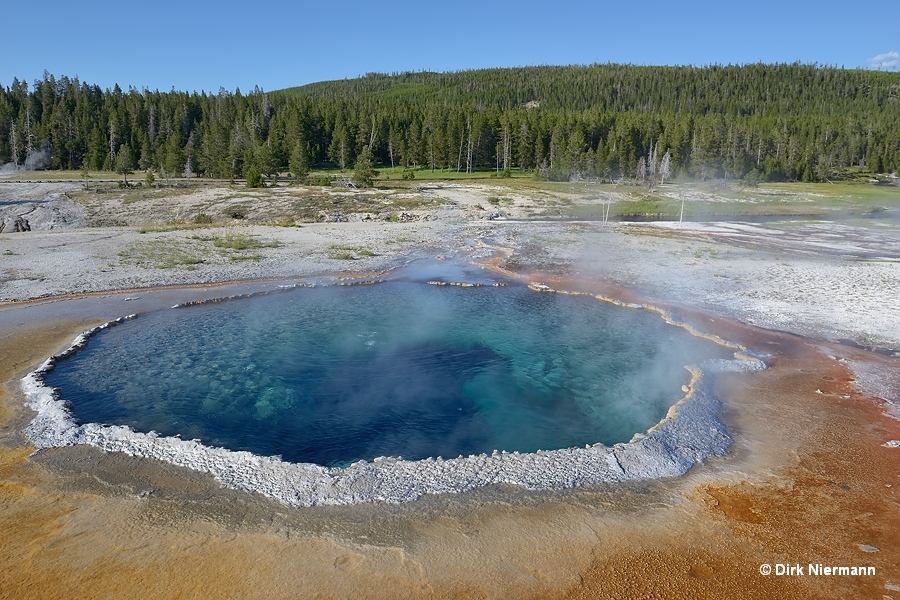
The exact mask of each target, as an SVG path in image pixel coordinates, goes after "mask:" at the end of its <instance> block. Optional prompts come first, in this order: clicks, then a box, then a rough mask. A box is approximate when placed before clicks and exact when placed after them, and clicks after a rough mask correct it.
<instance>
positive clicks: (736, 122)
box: [0, 63, 900, 181]
mask: <svg viewBox="0 0 900 600" xmlns="http://www.w3.org/2000/svg"><path fill="white" fill-rule="evenodd" d="M359 160H362V161H364V162H366V164H369V163H371V164H372V165H374V167H375V168H378V167H402V168H405V169H409V170H423V169H427V170H430V171H435V172H437V171H444V172H446V171H448V170H449V171H456V172H464V173H465V172H473V171H478V170H487V169H490V170H492V171H496V172H497V173H499V174H507V175H508V174H511V173H513V172H515V173H520V172H528V173H534V174H535V175H537V176H539V177H543V178H546V179H550V180H558V181H570V180H579V179H599V180H604V179H607V180H615V179H619V178H635V177H636V178H641V177H645V178H646V177H651V176H655V177H657V178H660V177H662V178H666V177H679V176H682V177H689V178H692V179H717V178H725V179H732V178H734V179H740V178H752V179H754V180H757V181H791V180H800V181H825V180H829V179H831V178H839V177H840V176H841V174H842V173H844V172H846V171H847V169H849V168H851V167H855V168H862V169H864V170H866V171H868V172H871V173H888V172H897V171H898V170H900V73H897V72H880V71H869V70H862V69H852V70H851V69H842V68H835V67H826V66H821V65H807V64H799V63H795V64H777V65H766V64H751V65H743V66H708V67H690V66H673V67H645V66H633V65H617V64H597V65H590V66H565V67H551V66H542V67H523V68H505V69H486V70H475V71H460V72H451V73H430V72H416V73H401V74H391V75H388V74H380V73H370V74H367V75H365V76H363V77H359V78H357V79H347V80H341V81H329V82H321V83H315V84H310V85H305V86H301V87H296V88H289V89H284V90H277V91H268V92H266V91H263V90H260V89H258V88H257V89H254V90H252V91H250V92H248V93H244V92H241V91H240V90H235V91H233V92H232V91H226V90H224V89H220V90H219V91H218V92H217V93H209V92H201V93H198V92H192V93H189V92H182V91H175V90H172V91H168V92H160V91H150V90H146V89H144V90H137V89H133V88H132V89H128V90H122V89H121V88H120V87H119V86H118V85H117V86H115V87H114V88H113V89H101V88H100V87H99V86H97V85H91V84H89V83H87V82H81V81H79V80H78V79H77V78H69V77H65V76H62V77H58V78H57V77H54V76H53V75H51V74H49V73H46V72H45V73H44V75H43V78H42V79H40V80H36V81H34V82H32V83H31V84H29V83H27V82H25V81H19V80H18V79H14V80H13V81H12V83H11V85H10V86H9V87H2V86H0V164H4V163H6V165H7V167H6V168H9V167H10V165H11V166H12V168H29V169H59V170H78V169H81V170H83V171H100V170H106V171H120V172H130V170H137V169H140V170H147V171H152V172H156V173H157V174H161V175H164V176H171V177H183V176H188V177H192V176H195V177H209V178H220V179H233V178H237V177H241V178H243V177H247V176H248V175H251V176H257V177H258V176H259V175H260V174H261V175H267V176H272V175H274V174H277V173H290V174H291V175H293V176H294V177H304V176H306V175H307V174H308V173H309V170H310V168H316V167H325V166H327V167H332V168H339V169H342V170H344V169H352V168H353V167H354V165H356V163H357V162H358V161H359Z"/></svg>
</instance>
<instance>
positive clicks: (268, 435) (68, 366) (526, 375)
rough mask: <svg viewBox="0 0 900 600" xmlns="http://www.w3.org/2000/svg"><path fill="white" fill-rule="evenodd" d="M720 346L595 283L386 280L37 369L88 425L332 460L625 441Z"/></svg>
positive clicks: (209, 310) (243, 307)
mask: <svg viewBox="0 0 900 600" xmlns="http://www.w3.org/2000/svg"><path fill="white" fill-rule="evenodd" d="M721 355H722V353H721V350H720V349H718V348H717V347H715V346H713V345H712V344H709V343H707V342H705V341H703V340H699V339H697V338H694V337H692V336H690V335H689V334H687V333H686V332H684V331H683V330H681V329H678V328H675V327H671V326H667V325H666V324H664V323H663V322H662V320H661V319H660V318H659V316H658V315H655V314H652V313H647V312H646V311H639V310H631V309H624V308H620V307H615V306H610V305H607V304H604V303H601V302H599V301H597V300H595V299H593V298H589V297H572V296H562V295H557V294H542V293H535V292H532V291H529V290H527V289H525V288H522V287H507V288H493V287H482V288H458V287H436V286H428V285H424V284H420V283H412V282H389V283H382V284H378V285H371V286H354V287H344V288H314V289H296V290H290V291H285V292H279V293H274V294H270V295H267V296H259V297H254V298H249V299H242V300H234V301H230V302H225V303H220V304H207V305H200V306H192V307H188V308H181V309H176V310H165V311H159V312H155V313H150V314H147V315H142V316H141V317H139V318H138V319H136V320H134V321H129V322H127V323H125V324H122V325H119V326H116V327H113V328H110V329H107V330H104V331H102V332H101V333H99V334H98V335H96V336H95V337H94V338H92V339H91V340H90V342H89V343H88V345H87V347H86V348H85V349H84V350H81V351H79V352H76V353H75V354H73V355H71V356H70V357H68V358H66V359H63V360H61V361H60V362H59V363H58V365H57V367H56V369H55V370H53V371H52V372H51V373H49V374H48V376H47V383H48V385H51V386H53V387H57V388H59V389H60V390H61V394H62V397H63V399H64V400H66V401H68V402H69V403H70V404H71V406H72V412H73V415H74V416H75V418H76V419H77V420H79V421H80V422H99V423H104V424H116V425H128V426H131V427H133V428H134V429H136V430H138V431H144V432H148V431H151V430H153V431H156V432H158V433H160V434H163V435H181V436H182V437H183V438H185V439H195V438H196V439H200V440H201V441H203V442H204V443H206V444H208V445H213V446H222V447H226V448H230V449H232V450H248V451H250V452H254V453H256V454H260V455H280V456H282V458H283V459H284V460H287V461H291V462H311V463H317V464H321V465H328V466H336V465H346V464H348V463H350V462H353V461H356V460H360V459H366V460H370V459H372V458H375V457H377V456H402V457H403V458H406V459H420V458H425V457H436V456H443V457H445V458H449V457H455V456H458V455H460V454H462V455H468V454H477V453H482V452H487V453H490V452H491V451H493V450H507V451H520V452H533V451H536V450H538V449H545V450H549V449H556V448H566V447H572V446H583V445H584V444H593V443H595V442H603V443H605V444H613V443H616V442H622V441H628V440H629V439H630V438H631V437H632V435H633V434H634V433H635V432H643V431H645V430H647V429H648V428H649V427H651V426H653V425H654V424H655V423H657V422H658V421H659V420H660V419H662V417H663V416H664V415H665V413H666V411H667V410H668V408H669V406H671V405H672V404H673V403H674V402H676V401H677V400H678V399H679V398H680V397H681V396H682V392H681V385H682V384H683V383H685V382H686V381H687V380H688V378H689V374H688V373H687V371H686V370H685V369H684V366H685V365H686V364H691V363H697V362H700V361H702V360H703V359H704V358H708V357H712V356H721Z"/></svg>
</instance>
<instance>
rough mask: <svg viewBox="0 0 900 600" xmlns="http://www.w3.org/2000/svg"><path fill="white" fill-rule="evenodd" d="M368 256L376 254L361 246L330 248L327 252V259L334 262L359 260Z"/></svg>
mask: <svg viewBox="0 0 900 600" xmlns="http://www.w3.org/2000/svg"><path fill="white" fill-rule="evenodd" d="M369 256H377V254H375V253H374V252H372V251H371V250H369V249H368V248H363V247H361V246H330V247H329V252H328V257H329V258H332V259H334V260H359V259H360V258H363V257H369Z"/></svg>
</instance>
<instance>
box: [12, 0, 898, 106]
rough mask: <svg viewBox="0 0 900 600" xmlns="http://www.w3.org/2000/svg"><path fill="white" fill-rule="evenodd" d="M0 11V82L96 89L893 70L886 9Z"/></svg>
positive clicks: (161, 7) (200, 5)
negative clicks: (597, 68) (567, 72)
mask: <svg viewBox="0 0 900 600" xmlns="http://www.w3.org/2000/svg"><path fill="white" fill-rule="evenodd" d="M4 12H5V17H6V18H5V19H4V20H5V23H4V28H3V35H2V36H0V39H2V51H0V85H3V86H8V85H9V84H10V83H11V82H12V78H13V77H18V78H19V79H20V80H25V81H27V82H29V83H30V82H31V81H33V80H34V79H37V78H40V77H41V76H42V74H43V72H44V70H45V69H46V70H47V71H49V72H50V73H52V74H54V75H57V76H60V75H67V76H69V77H74V76H76V75H77V76H78V77H79V78H80V79H81V80H82V81H85V82H88V83H91V84H98V85H100V86H101V87H104V88H106V87H112V86H113V84H115V83H118V84H119V85H120V86H121V87H122V88H123V89H128V87H129V86H133V87H135V88H137V89H142V88H144V87H147V88H150V89H159V90H161V91H167V90H169V89H172V88H175V89H177V90H187V91H195V90H196V91H200V90H206V91H213V92H214V91H217V90H218V89H219V87H220V86H221V87H224V88H225V89H227V90H234V89H235V88H237V87H239V88H241V90H243V91H247V90H250V89H252V88H253V86H255V85H258V86H260V87H261V88H263V89H266V90H273V89H280V88H284V87H290V86H293V85H301V84H304V83H310V82H314V81H322V80H329V79H343V78H350V77H356V76H358V75H362V74H365V73H366V72H369V71H379V72H395V71H418V70H423V69H424V70H431V71H451V70H462V69H473V68H484V67H493V66H501V67H505V66H522V65H539V64H557V65H558V64H588V63H592V62H600V63H605V62H619V63H632V64H644V65H673V64H694V65H707V64H713V63H718V64H729V63H750V62H759V61H762V62H794V61H798V60H799V61H801V62H804V63H820V64H827V65H837V66H845V67H848V68H850V67H853V68H855V67H866V66H870V64H875V63H880V64H882V65H883V66H884V67H886V68H892V69H897V68H898V67H900V55H898V54H897V52H898V51H900V29H898V27H897V21H896V6H895V5H894V4H893V3H890V4H888V3H887V2H881V3H879V2H875V3H840V4H838V3H837V2H829V1H828V0H826V1H824V2H823V1H822V0H818V1H810V0H801V1H791V0H781V1H773V0H761V1H759V2H755V3H750V2H742V3H737V2H721V3H719V2H715V3H714V2H706V1H698V0H687V1H683V2H680V3H679V2H675V1H667V2H662V1H660V0H644V1H643V2H639V3H638V2H621V1H619V2H608V1H606V0H599V1H597V0H595V1H582V0H556V1H550V2H542V3H534V2H530V1H520V2H498V1H494V2H489V1H480V2H479V1H474V0H453V1H450V2H446V3H434V2H411V1H406V0H397V1H392V2H383V3H374V2H358V1H336V2H333V3H331V4H326V3H325V2H308V1H307V2H303V1H302V0H301V1H300V2H296V1H294V2H291V1H287V0H271V1H269V2H255V3H254V2H243V3H238V2H233V1H231V0H225V1H222V2H194V1H191V0H181V1H175V0H158V1H156V2H153V3H141V4H135V3H127V2H121V0H117V1H115V2H114V1H111V0H86V1H84V2H80V3H76V2H71V1H65V2H62V1H60V0H47V1H44V2H40V3H29V2H23V1H16V2H13V3H11V6H10V5H8V6H7V8H6V9H5V10H4ZM876 57H879V58H877V59H876Z"/></svg>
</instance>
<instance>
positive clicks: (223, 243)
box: [212, 230, 281, 250]
mask: <svg viewBox="0 0 900 600" xmlns="http://www.w3.org/2000/svg"><path fill="white" fill-rule="evenodd" d="M212 242H213V245H214V246H215V247H216V248H222V249H227V250H253V249H256V248H278V247H279V246H281V242H280V241H278V240H271V241H268V242H263V241H260V240H259V236H256V235H251V234H248V233H237V232H235V231H231V230H228V231H226V232H225V233H224V234H222V235H221V236H217V237H214V238H213V239H212Z"/></svg>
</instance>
